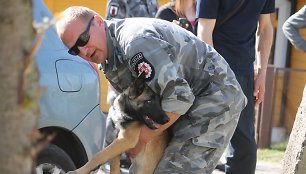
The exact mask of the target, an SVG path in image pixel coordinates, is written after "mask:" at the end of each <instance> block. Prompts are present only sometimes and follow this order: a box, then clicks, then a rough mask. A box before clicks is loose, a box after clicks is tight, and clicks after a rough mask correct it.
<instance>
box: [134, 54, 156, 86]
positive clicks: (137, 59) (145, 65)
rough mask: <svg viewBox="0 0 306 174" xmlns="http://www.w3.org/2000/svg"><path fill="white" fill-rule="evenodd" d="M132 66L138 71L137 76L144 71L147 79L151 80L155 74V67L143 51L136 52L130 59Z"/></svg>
mask: <svg viewBox="0 0 306 174" xmlns="http://www.w3.org/2000/svg"><path fill="white" fill-rule="evenodd" d="M130 66H131V67H132V69H133V70H134V71H135V72H136V73H137V76H139V74H141V73H142V72H144V73H145V75H146V80H147V81H150V80H152V79H153V77H154V75H155V71H154V67H153V66H152V65H151V63H150V62H149V61H148V60H147V59H146V58H145V57H144V56H143V54H142V52H140V53H137V54H135V55H134V56H133V57H132V58H131V60H130Z"/></svg>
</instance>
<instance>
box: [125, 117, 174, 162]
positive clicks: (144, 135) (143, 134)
mask: <svg viewBox="0 0 306 174" xmlns="http://www.w3.org/2000/svg"><path fill="white" fill-rule="evenodd" d="M166 114H167V115H168V117H169V122H168V123H166V124H164V125H160V127H159V128H158V129H155V130H152V129H150V128H148V127H147V126H146V125H142V126H141V130H140V135H139V140H138V143H137V144H136V146H135V147H134V148H132V149H130V150H129V151H127V155H128V157H129V158H135V157H136V156H137V155H138V154H139V152H141V151H142V149H143V148H144V146H145V145H146V144H147V143H148V142H150V141H151V140H153V139H154V138H155V137H158V136H159V135H161V134H162V133H163V131H165V130H166V129H167V128H169V127H170V126H171V125H172V124H173V123H174V122H175V121H176V120H177V119H178V118H179V115H178V114H175V113H171V112H166Z"/></svg>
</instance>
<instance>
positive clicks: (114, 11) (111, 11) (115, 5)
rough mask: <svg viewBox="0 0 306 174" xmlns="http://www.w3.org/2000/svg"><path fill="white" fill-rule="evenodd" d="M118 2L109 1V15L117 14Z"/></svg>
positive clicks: (114, 15)
mask: <svg viewBox="0 0 306 174" xmlns="http://www.w3.org/2000/svg"><path fill="white" fill-rule="evenodd" d="M118 10H119V4H118V3H111V4H110V8H109V12H108V14H109V15H110V16H111V17H116V16H117V15H118Z"/></svg>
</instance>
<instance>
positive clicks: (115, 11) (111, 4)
mask: <svg viewBox="0 0 306 174" xmlns="http://www.w3.org/2000/svg"><path fill="white" fill-rule="evenodd" d="M157 8H158V3H157V0H108V2H107V9H106V19H108V20H110V19H112V18H118V19H123V18H131V17H151V18H154V16H155V14H156V11H157Z"/></svg>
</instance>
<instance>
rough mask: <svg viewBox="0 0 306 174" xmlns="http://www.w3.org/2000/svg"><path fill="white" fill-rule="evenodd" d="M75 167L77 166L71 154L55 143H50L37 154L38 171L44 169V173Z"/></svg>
mask: <svg viewBox="0 0 306 174" xmlns="http://www.w3.org/2000/svg"><path fill="white" fill-rule="evenodd" d="M75 169H76V167H75V165H74V163H73V161H72V159H71V158H70V157H69V155H67V153H66V152H65V151H63V150H62V149H61V148H59V147H58V146H56V145H54V144H50V145H49V146H48V147H47V148H46V149H44V150H43V151H41V152H40V153H39V154H38V156H37V167H36V171H38V170H40V171H43V173H44V174H45V173H53V171H54V170H61V171H63V172H68V171H72V170H75ZM37 173H39V172H37ZM61 173H62V172H61Z"/></svg>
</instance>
